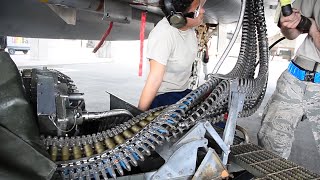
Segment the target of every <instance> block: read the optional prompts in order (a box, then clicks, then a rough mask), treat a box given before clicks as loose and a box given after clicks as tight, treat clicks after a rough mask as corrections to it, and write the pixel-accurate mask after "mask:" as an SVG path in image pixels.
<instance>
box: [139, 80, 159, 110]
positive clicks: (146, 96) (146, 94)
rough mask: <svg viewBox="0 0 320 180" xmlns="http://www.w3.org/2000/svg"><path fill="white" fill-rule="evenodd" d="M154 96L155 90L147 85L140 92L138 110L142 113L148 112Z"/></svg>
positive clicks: (149, 84)
mask: <svg viewBox="0 0 320 180" xmlns="http://www.w3.org/2000/svg"><path fill="white" fill-rule="evenodd" d="M156 95H157V89H155V88H154V87H152V85H151V83H147V84H146V85H145V86H144V88H143V90H142V93H141V97H140V101H139V105H138V108H139V109H140V110H142V111H146V110H148V109H149V107H150V105H151V103H152V101H153V99H154V98H155V97H156Z"/></svg>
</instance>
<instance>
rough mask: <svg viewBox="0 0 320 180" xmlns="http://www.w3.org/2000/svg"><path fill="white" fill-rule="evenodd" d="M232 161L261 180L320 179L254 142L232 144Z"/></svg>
mask: <svg viewBox="0 0 320 180" xmlns="http://www.w3.org/2000/svg"><path fill="white" fill-rule="evenodd" d="M230 157H231V158H232V161H234V162H235V163H237V164H238V165H240V166H241V167H242V168H244V169H245V170H247V171H248V172H250V173H251V174H253V175H254V176H255V177H257V179H259V180H298V179H305V180H316V179H318V180H320V176H319V175H318V174H315V173H313V172H311V171H309V170H307V169H305V168H303V167H301V166H299V165H297V164H295V163H293V162H290V161H287V160H286V159H284V158H281V157H280V156H278V155H275V154H273V153H272V152H270V151H267V150H264V149H263V148H261V147H259V146H257V145H254V144H243V145H234V146H231V154H230Z"/></svg>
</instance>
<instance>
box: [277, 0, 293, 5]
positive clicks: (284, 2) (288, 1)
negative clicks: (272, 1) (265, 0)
mask: <svg viewBox="0 0 320 180" xmlns="http://www.w3.org/2000/svg"><path fill="white" fill-rule="evenodd" d="M280 4H281V6H286V5H288V4H291V0H280Z"/></svg>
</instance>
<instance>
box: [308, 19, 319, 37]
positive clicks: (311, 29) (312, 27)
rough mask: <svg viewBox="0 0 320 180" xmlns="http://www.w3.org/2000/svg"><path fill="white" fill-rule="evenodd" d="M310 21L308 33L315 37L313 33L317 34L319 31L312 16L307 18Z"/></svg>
mask: <svg viewBox="0 0 320 180" xmlns="http://www.w3.org/2000/svg"><path fill="white" fill-rule="evenodd" d="M309 19H310V21H311V23H312V24H311V27H310V30H309V35H310V36H311V37H315V34H319V33H320V30H319V28H318V27H317V24H316V21H315V20H314V19H312V18H309Z"/></svg>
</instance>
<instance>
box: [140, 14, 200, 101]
mask: <svg viewBox="0 0 320 180" xmlns="http://www.w3.org/2000/svg"><path fill="white" fill-rule="evenodd" d="M146 56H147V58H148V59H149V60H150V59H153V60H155V61H157V62H159V63H160V64H163V65H165V66H166V69H165V73H164V77H163V81H162V83H161V85H160V88H159V90H158V93H157V95H159V94H163V93H166V92H179V91H184V90H186V89H187V88H188V87H189V78H190V75H191V69H192V63H193V62H194V60H195V58H196V56H197V38H196V34H195V31H194V30H193V29H189V30H186V31H181V30H179V29H177V28H174V27H172V26H171V25H170V24H169V22H168V20H167V19H166V18H163V19H162V20H161V21H159V23H158V24H157V25H156V26H155V28H154V29H153V30H152V31H151V33H150V35H149V39H148V46H147V53H146Z"/></svg>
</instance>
